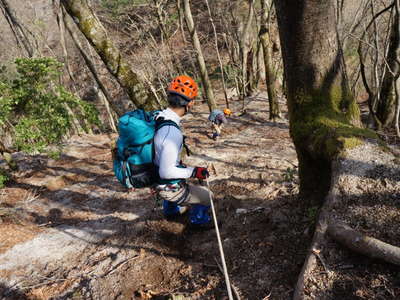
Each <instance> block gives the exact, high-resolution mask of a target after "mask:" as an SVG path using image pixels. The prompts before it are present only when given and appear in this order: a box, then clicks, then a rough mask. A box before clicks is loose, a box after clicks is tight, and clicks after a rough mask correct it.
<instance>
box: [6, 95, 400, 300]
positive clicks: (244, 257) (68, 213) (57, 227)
mask: <svg viewBox="0 0 400 300" xmlns="http://www.w3.org/2000/svg"><path fill="white" fill-rule="evenodd" d="M239 107H241V103H239V102H234V103H233V110H234V111H239V109H238V108H239ZM266 108H267V101H266V99H265V94H260V95H259V96H258V97H253V98H251V99H248V101H247V111H246V113H245V114H243V115H239V114H238V113H236V115H235V116H234V117H233V118H232V119H231V120H230V123H229V126H228V127H227V128H226V129H225V131H224V134H223V137H222V138H221V139H220V140H219V141H217V142H214V141H213V140H212V139H210V133H211V132H210V128H209V124H208V122H207V121H206V119H207V113H206V111H207V109H206V106H205V105H198V106H196V107H195V109H194V113H193V114H192V115H189V116H187V118H186V120H185V122H184V124H183V126H184V128H185V132H186V134H187V135H188V137H189V138H188V143H189V145H190V146H191V149H192V150H193V151H194V152H195V153H194V154H193V155H192V156H190V157H186V158H185V162H186V163H187V164H188V165H193V166H194V165H207V164H208V165H209V166H210V168H211V169H212V170H214V171H213V174H212V176H211V178H210V185H211V189H212V191H213V192H214V196H215V202H216V206H217V215H218V220H219V222H220V231H221V235H222V239H223V245H224V250H225V255H226V259H227V265H228V270H229V273H230V279H231V282H232V284H233V285H234V286H235V287H236V289H237V291H238V293H239V294H240V296H241V299H249V300H253V299H285V300H286V299H290V297H291V295H292V293H293V287H294V286H295V283H296V279H297V275H298V274H299V272H300V269H301V267H302V264H303V262H304V257H305V253H306V251H307V248H308V245H309V243H310V240H311V237H312V233H313V225H314V221H315V217H316V215H317V208H314V207H313V208H309V209H304V208H303V207H302V206H301V205H300V203H301V201H299V199H298V198H297V196H296V195H297V192H298V185H297V175H296V170H297V169H296V163H297V162H296V155H295V150H294V147H293V145H292V143H291V141H290V139H289V134H288V124H287V122H286V121H285V120H282V121H280V122H278V123H277V124H272V123H270V122H268V119H267V109H266ZM114 138H115V137H113V136H107V135H85V136H80V137H77V136H76V137H74V138H73V139H71V140H70V141H69V143H68V145H66V148H65V151H64V153H63V155H62V156H61V158H60V159H58V160H52V159H49V158H47V157H43V156H36V157H33V158H27V157H26V156H24V155H22V154H18V155H17V156H16V158H17V160H18V161H19V163H20V166H21V171H20V173H19V174H18V176H17V177H16V180H15V182H14V183H12V184H11V185H10V186H8V187H7V188H5V189H3V190H1V191H0V200H1V204H0V219H1V220H2V224H0V236H1V237H2V238H1V240H0V295H2V297H3V298H2V299H218V300H219V299H225V298H226V295H227V293H226V288H225V283H224V278H223V274H222V273H221V271H220V270H219V268H218V265H217V261H219V252H218V246H217V240H216V235H215V231H214V230H210V231H207V232H193V231H191V230H189V229H188V228H187V226H186V223H185V219H181V220H175V221H167V220H164V219H163V217H162V213H161V209H160V207H159V206H158V205H157V203H155V201H154V199H153V195H152V194H151V191H150V189H141V190H135V191H126V190H125V189H124V188H123V187H122V186H121V185H120V184H119V183H118V182H117V181H116V179H115V178H114V176H113V174H112V170H111V155H110V142H111V141H112V140H113V139H114ZM390 182H391V184H395V185H396V186H397V185H398V181H394V182H393V181H390ZM365 188H366V187H365ZM382 201H383V200H382ZM350 204H351V205H352V212H353V213H357V207H356V206H357V205H356V203H350ZM394 209H398V207H396V206H394ZM340 213H341V214H342V215H343V216H344V215H345V214H346V211H345V210H344V211H341V212H340ZM349 216H350V214H349ZM393 216H397V214H393ZM344 218H345V217H344ZM394 224H395V223H394ZM395 225H396V224H395ZM396 226H397V225H396ZM392 237H393V238H396V237H397V235H394V234H393V235H392ZM332 247H337V246H335V245H333V246H332ZM332 249H334V250H332V251H336V252H335V253H339V252H338V251H340V254H341V256H340V262H337V264H336V265H333V264H332V265H329V266H328V267H329V270H330V271H332V272H336V273H335V274H338V276H336V277H335V276H332V277H330V278H335V279H337V280H336V281H326V278H325V277H324V275H323V273H321V274H320V276H319V277H318V276H316V277H315V278H316V279H315V280H316V282H315V284H314V286H315V287H314V288H313V289H314V290H313V291H310V293H311V292H312V293H313V294H312V295H317V296H313V297H314V298H315V299H338V298H337V296H338V295H340V299H373V297H374V296H376V295H378V292H379V290H376V288H374V286H371V285H370V284H369V283H370V282H378V281H379V280H380V281H379V282H381V283H385V284H386V285H385V286H386V287H388V289H390V291H391V293H392V294H393V295H394V296H393V297H392V298H390V297H391V296H390V295H391V294H390V293H387V294H385V295H389V296H387V298H376V299H396V298H394V297H397V296H396V295H398V294H396V291H397V292H398V290H396V271H395V270H396V269H393V267H391V266H388V265H386V264H383V263H379V262H374V261H373V262H372V263H371V261H370V260H368V259H365V258H363V264H362V265H361V266H359V265H358V263H359V261H360V259H359V258H358V257H354V254H352V253H351V252H349V251H347V250H345V249H343V248H340V247H339V248H332ZM335 253H333V254H332V255H334V254H335ZM334 257H337V258H338V257H339V256H334ZM344 266H347V267H346V268H347V269H346V268H344ZM349 266H350V267H349ZM371 266H372V268H371ZM374 266H375V268H374ZM376 266H378V268H377V267H376ZM366 269H368V276H367V277H366V278H365V280H364V279H363V277H362V276H358V277H356V278H357V280H358V284H356V285H351V284H349V283H348V279H349V277H351V276H353V275H354V274H360V272H362V270H366ZM343 270H346V272H344V271H343ZM321 272H323V269H322V267H321ZM397 274H399V273H397ZM374 280H375V281H374ZM334 287H340V291H339V292H338V293H335V292H332V291H335V290H337V289H334ZM324 289H328V291H329V292H328V293H323V292H321V291H323V290H324ZM310 295H311V294H310ZM318 295H319V296H318ZM343 295H345V296H343ZM360 295H361V296H360ZM362 295H368V297H369V296H371V295H372V298H368V297H367V298H365V297H364V298H363V296H362ZM335 297H336V298H335ZM343 297H344V298H343ZM311 298H312V297H311Z"/></svg>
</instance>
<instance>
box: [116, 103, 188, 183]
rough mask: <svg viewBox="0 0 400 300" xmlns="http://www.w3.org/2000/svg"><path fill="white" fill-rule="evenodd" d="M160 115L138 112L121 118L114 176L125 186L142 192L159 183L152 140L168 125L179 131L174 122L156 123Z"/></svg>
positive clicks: (162, 121) (163, 121) (131, 112)
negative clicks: (144, 188)
mask: <svg viewBox="0 0 400 300" xmlns="http://www.w3.org/2000/svg"><path fill="white" fill-rule="evenodd" d="M158 112H159V111H151V112H146V111H144V110H142V109H137V110H134V111H130V112H128V113H126V114H124V115H123V116H122V117H120V118H119V123H118V131H119V137H118V140H117V143H116V149H115V150H114V153H113V154H114V155H113V169H114V174H115V176H116V177H117V178H118V180H119V182H121V183H122V184H123V185H124V186H126V187H128V188H141V187H146V186H150V185H152V184H154V183H156V182H157V180H158V179H159V178H158V172H157V170H156V166H155V165H154V163H153V156H154V146H153V138H154V135H155V133H156V130H158V129H160V128H161V127H163V126H166V125H172V126H175V127H176V128H178V129H180V128H179V126H178V125H177V124H176V123H175V122H173V121H171V120H161V121H157V122H156V121H155V116H156V115H157V113H158Z"/></svg>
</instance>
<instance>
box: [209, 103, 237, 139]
mask: <svg viewBox="0 0 400 300" xmlns="http://www.w3.org/2000/svg"><path fill="white" fill-rule="evenodd" d="M231 115H232V112H231V110H230V109H229V108H225V109H224V111H223V112H222V111H220V110H219V109H214V110H213V111H211V113H210V115H209V116H208V120H209V121H211V128H212V131H213V135H212V138H213V140H214V141H215V140H217V138H218V137H220V136H221V131H222V127H223V125H224V124H226V123H228V121H227V120H226V116H228V117H229V116H231Z"/></svg>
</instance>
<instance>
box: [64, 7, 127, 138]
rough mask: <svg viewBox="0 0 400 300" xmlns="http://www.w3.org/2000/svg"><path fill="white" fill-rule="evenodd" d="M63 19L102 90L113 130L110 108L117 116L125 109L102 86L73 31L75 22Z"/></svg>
mask: <svg viewBox="0 0 400 300" xmlns="http://www.w3.org/2000/svg"><path fill="white" fill-rule="evenodd" d="M63 19H64V24H65V27H66V28H67V30H68V33H69V34H70V35H71V37H72V40H73V41H74V43H75V46H76V47H77V48H78V50H79V52H80V54H81V55H82V57H83V60H84V61H85V63H86V65H87V67H88V68H89V71H90V73H91V74H92V76H93V78H94V80H95V81H96V83H97V85H98V86H99V88H100V90H101V91H102V93H103V95H104V97H105V101H106V102H107V105H106V108H107V113H108V116H109V118H110V125H111V128H112V129H113V130H115V129H116V127H115V122H114V117H113V113H112V111H111V108H112V110H113V111H114V112H116V113H117V115H119V116H121V115H122V114H123V113H124V112H125V111H124V110H121V109H119V108H118V106H117V105H115V104H114V103H113V102H112V97H111V95H110V94H109V93H108V91H107V88H106V87H105V86H104V84H103V82H102V81H101V80H100V78H99V76H98V75H97V70H96V67H95V65H94V63H93V62H92V60H91V59H90V57H89V55H88V54H86V52H85V50H84V49H83V47H82V45H81V43H80V42H79V38H78V37H77V36H76V34H75V31H74V26H75V24H74V23H73V22H72V20H70V18H69V16H66V15H64V16H63ZM110 106H111V108H110Z"/></svg>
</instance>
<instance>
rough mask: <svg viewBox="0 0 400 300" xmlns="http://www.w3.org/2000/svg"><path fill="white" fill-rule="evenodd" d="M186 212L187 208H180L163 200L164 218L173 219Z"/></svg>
mask: <svg viewBox="0 0 400 300" xmlns="http://www.w3.org/2000/svg"><path fill="white" fill-rule="evenodd" d="M187 210H188V207H187V206H181V205H178V204H176V203H174V202H171V201H167V200H163V212H164V216H165V217H166V218H173V217H177V216H180V215H183V214H184V213H186V212H187Z"/></svg>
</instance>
